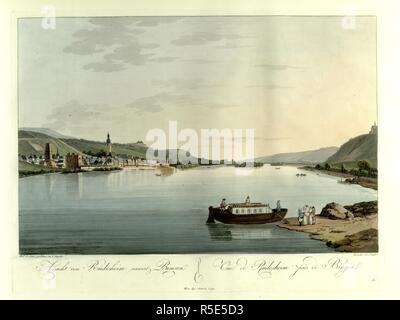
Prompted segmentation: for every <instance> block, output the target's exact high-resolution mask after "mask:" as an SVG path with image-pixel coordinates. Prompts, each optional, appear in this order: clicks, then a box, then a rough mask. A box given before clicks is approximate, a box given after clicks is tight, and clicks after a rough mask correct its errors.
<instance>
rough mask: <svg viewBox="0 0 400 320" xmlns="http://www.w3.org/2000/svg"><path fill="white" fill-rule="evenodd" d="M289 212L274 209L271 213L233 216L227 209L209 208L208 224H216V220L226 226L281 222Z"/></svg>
mask: <svg viewBox="0 0 400 320" xmlns="http://www.w3.org/2000/svg"><path fill="white" fill-rule="evenodd" d="M287 211H288V210H287V209H284V208H282V209H280V210H279V211H277V210H276V209H273V211H272V212H271V213H259V214H233V213H231V212H230V211H228V210H225V209H221V208H213V207H209V208H208V219H207V223H215V220H216V221H219V222H222V223H225V224H264V223H272V222H277V221H281V220H282V219H283V218H284V217H285V215H286V213H287Z"/></svg>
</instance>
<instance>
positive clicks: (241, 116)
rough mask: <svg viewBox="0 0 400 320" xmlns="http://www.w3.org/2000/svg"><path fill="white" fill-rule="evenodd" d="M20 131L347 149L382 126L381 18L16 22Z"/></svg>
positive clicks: (267, 150) (259, 151) (263, 151)
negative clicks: (225, 135)
mask: <svg viewBox="0 0 400 320" xmlns="http://www.w3.org/2000/svg"><path fill="white" fill-rule="evenodd" d="M18 32H19V45H18V50H19V57H18V62H19V72H18V73H19V125H20V127H45V128H51V129H54V130H56V131H59V132H60V133H63V134H67V135H72V136H75V137H80V138H86V139H93V140H105V138H106V134H107V132H110V134H111V138H112V140H113V141H115V142H134V141H137V140H144V139H145V136H146V133H147V131H148V130H149V129H152V128H162V129H165V130H167V128H168V121H170V120H176V121H178V128H179V129H183V128H193V129H195V130H200V129H201V128H219V129H222V128H232V129H234V128H243V129H245V128H254V130H255V137H256V138H255V151H256V156H261V155H268V154H273V153H278V152H291V151H302V150H308V149H314V148H319V147H324V146H333V145H337V146H339V145H341V144H342V143H344V142H346V141H347V140H348V139H349V138H351V137H354V136H356V135H359V134H362V133H365V132H366V131H368V130H369V127H370V125H371V124H372V123H373V122H374V121H375V120H376V117H377V116H376V114H377V112H376V107H377V105H376V88H375V87H376V33H375V19H374V18H372V17H357V18H356V19H355V21H354V22H352V23H350V24H349V23H348V22H347V23H344V21H343V18H341V17H181V18H179V17H131V18H124V17H119V18H57V20H56V28H55V29H54V30H52V29H43V28H42V25H41V19H39V18H29V19H28V18H25V19H20V20H19V29H18Z"/></svg>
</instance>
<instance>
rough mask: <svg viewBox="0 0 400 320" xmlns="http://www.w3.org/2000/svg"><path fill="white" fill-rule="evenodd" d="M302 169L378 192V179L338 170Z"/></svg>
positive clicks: (307, 167)
mask: <svg viewBox="0 0 400 320" xmlns="http://www.w3.org/2000/svg"><path fill="white" fill-rule="evenodd" d="M300 169H304V170H308V171H313V172H317V173H323V174H327V175H330V176H334V177H340V178H343V179H344V180H343V183H349V184H358V185H360V186H362V187H365V188H370V189H374V190H378V178H371V177H360V176H356V175H354V174H351V173H344V172H340V171H336V170H335V171H334V170H325V169H316V168H314V167H309V166H305V167H300Z"/></svg>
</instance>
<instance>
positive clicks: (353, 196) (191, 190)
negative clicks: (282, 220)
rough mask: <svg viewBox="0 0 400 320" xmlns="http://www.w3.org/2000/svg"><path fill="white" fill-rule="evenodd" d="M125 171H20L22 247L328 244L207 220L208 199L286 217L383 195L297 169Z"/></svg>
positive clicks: (202, 249) (219, 249)
mask: <svg viewBox="0 0 400 320" xmlns="http://www.w3.org/2000/svg"><path fill="white" fill-rule="evenodd" d="M159 172H160V171H158V170H137V169H124V170H122V171H113V172H88V173H76V174H45V175H37V176H31V177H26V178H21V179H19V237H20V253H21V254H169V253H170V254H178V253H322V252H331V251H332V249H330V248H328V247H327V246H326V245H325V243H323V242H321V241H316V240H312V239H310V238H309V235H308V234H306V233H302V232H293V231H288V230H285V229H282V228H278V227H277V226H276V223H274V224H265V225H223V224H219V223H217V224H214V225H206V223H205V222H206V219H207V216H208V209H207V208H208V206H210V205H213V206H217V205H218V204H219V202H220V200H221V198H223V197H225V198H226V199H227V202H243V201H244V199H245V197H246V196H247V195H249V196H250V198H251V200H252V201H254V202H266V203H270V205H271V207H275V203H276V201H277V200H278V199H279V200H281V204H282V207H285V208H288V209H289V211H288V214H287V216H288V217H290V216H296V214H297V208H298V207H300V206H303V205H305V204H309V205H314V206H315V207H316V209H317V212H320V210H321V209H322V207H323V206H325V205H326V204H327V203H328V202H333V201H335V202H338V203H340V204H344V205H346V204H353V203H356V202H360V201H370V200H376V199H377V191H375V190H372V189H366V188H363V187H361V186H359V185H347V184H341V183H338V182H337V180H338V178H335V177H332V176H327V175H323V174H318V173H315V172H305V173H306V174H307V176H305V177H297V176H296V173H299V172H301V171H300V170H299V169H297V168H295V167H290V166H285V167H281V168H280V169H276V167H272V166H269V165H265V166H264V167H262V168H256V169H246V168H234V167H227V166H216V167H199V168H193V169H187V170H172V169H171V170H166V171H163V172H162V173H161V175H160V173H159Z"/></svg>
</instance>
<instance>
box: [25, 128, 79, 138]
mask: <svg viewBox="0 0 400 320" xmlns="http://www.w3.org/2000/svg"><path fill="white" fill-rule="evenodd" d="M19 130H21V131H30V132H38V133H43V134H45V135H47V136H50V137H53V138H58V139H69V138H73V137H69V136H66V135H64V134H61V133H59V132H57V131H54V130H52V129H48V128H27V127H25V128H19Z"/></svg>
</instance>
